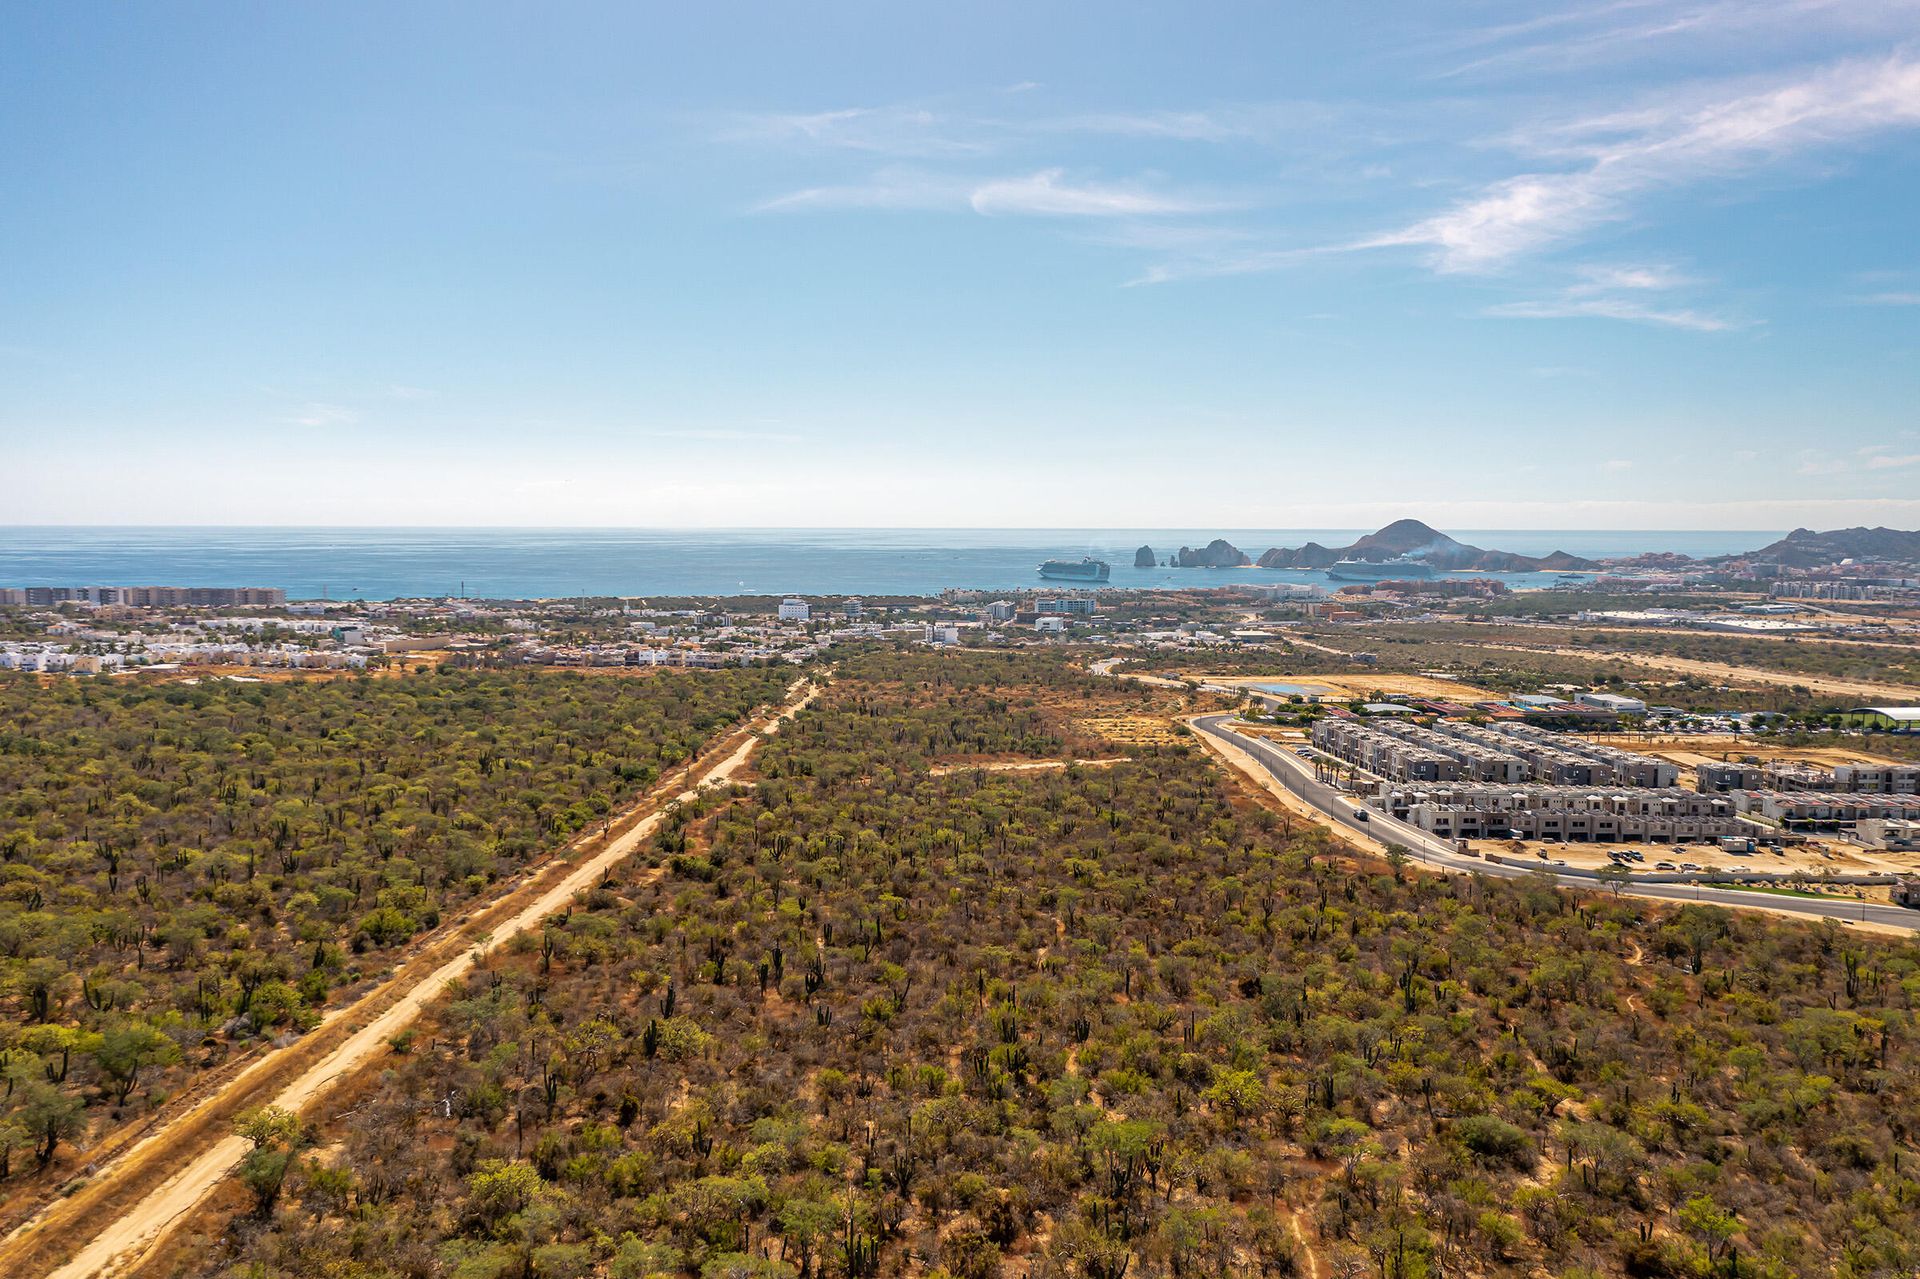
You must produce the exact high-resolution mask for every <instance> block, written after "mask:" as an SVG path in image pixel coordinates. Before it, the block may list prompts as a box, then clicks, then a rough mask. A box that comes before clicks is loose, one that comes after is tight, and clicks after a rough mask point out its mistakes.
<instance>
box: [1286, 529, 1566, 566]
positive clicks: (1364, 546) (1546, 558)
mask: <svg viewBox="0 0 1920 1279" xmlns="http://www.w3.org/2000/svg"><path fill="white" fill-rule="evenodd" d="M1402 557H1405V558H1407V559H1412V560H1419V561H1421V562H1422V563H1425V564H1431V565H1433V566H1434V567H1435V568H1437V569H1449V570H1451V569H1482V570H1486V571H1490V572H1498V573H1537V572H1543V571H1544V572H1561V573H1564V572H1572V571H1575V570H1580V569H1592V568H1597V567H1599V566H1598V565H1597V564H1595V563H1594V562H1593V561H1592V560H1583V559H1581V558H1580V557H1579V556H1577V555H1569V554H1567V553H1566V552H1565V551H1555V552H1554V553H1553V554H1551V555H1520V554H1516V553H1515V552H1513V551H1489V550H1485V549H1483V548H1481V547H1478V546H1469V545H1468V544H1467V543H1465V542H1460V541H1456V540H1454V539H1453V538H1451V537H1448V536H1447V535H1446V534H1445V533H1442V532H1440V531H1439V530H1437V529H1434V528H1430V527H1429V526H1427V525H1425V524H1422V523H1421V522H1420V521H1419V520H1395V521H1394V522H1393V523H1391V524H1389V525H1387V526H1386V527H1385V528H1383V529H1381V530H1380V531H1379V532H1377V533H1369V534H1367V535H1366V536H1365V537H1363V538H1360V539H1358V540H1357V541H1355V542H1354V543H1353V544H1352V545H1351V546H1332V547H1329V546H1322V545H1320V544H1319V543H1318V542H1308V543H1307V544H1306V545H1305V546H1302V547H1297V548H1292V549H1289V548H1287V547H1284V546H1276V547H1274V548H1273V549H1272V550H1270V551H1268V552H1267V553H1266V554H1265V555H1262V556H1261V557H1260V561H1259V562H1260V566H1261V567H1262V568H1327V567H1329V566H1330V565H1333V564H1335V563H1337V562H1339V561H1340V560H1366V561H1368V562H1369V563H1374V564H1378V563H1380V562H1381V561H1383V560H1392V559H1399V558H1402Z"/></svg>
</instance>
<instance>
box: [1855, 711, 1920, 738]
mask: <svg viewBox="0 0 1920 1279" xmlns="http://www.w3.org/2000/svg"><path fill="white" fill-rule="evenodd" d="M1840 720H1841V722H1842V723H1844V724H1846V725H1848V726H1849V727H1851V728H1864V729H1866V730H1867V731H1869V732H1875V733H1920V706H1856V707H1854V708H1853V709H1852V710H1850V711H1847V712H1846V713H1845V714H1843V715H1841V716H1840Z"/></svg>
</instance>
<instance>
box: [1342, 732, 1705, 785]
mask: <svg viewBox="0 0 1920 1279" xmlns="http://www.w3.org/2000/svg"><path fill="white" fill-rule="evenodd" d="M1313 744H1314V745H1315V746H1317V747H1319V748H1320V749H1321V750H1323V751H1325V752H1326V753H1327V754H1329V755H1332V756H1333V757H1334V758H1336V759H1340V760H1343V761H1345V762H1347V763H1349V764H1353V765H1354V766H1355V767H1357V768H1362V769H1365V770H1366V771H1367V772H1369V773H1372V774H1374V775H1375V776H1378V777H1384V778H1386V779H1388V780H1389V781H1431V782H1452V781H1468V782H1490V783H1500V784H1514V783H1520V782H1538V783H1542V784H1545V785H1554V786H1643V787H1654V788H1664V787H1670V786H1672V785H1673V784H1674V783H1675V782H1676V781H1677V780H1678V779H1679V769H1678V768H1677V767H1675V766H1674V765H1673V764H1670V763H1668V762H1667V761H1665V760H1657V759H1653V758H1651V757H1648V756H1645V755H1634V754H1631V753H1629V752H1627V751H1620V750H1615V749H1613V748H1612V747H1608V746H1597V745H1592V744H1589V743H1585V742H1581V741H1580V740H1579V739H1578V738H1571V737H1567V736H1565V735H1562V734H1556V733H1548V732H1545V731H1543V730H1540V729H1535V728H1532V727H1529V726H1527V725H1522V724H1504V725H1500V726H1498V727H1495V728H1483V727H1480V726H1479V725H1475V724H1468V723H1464V722H1462V721H1458V720H1447V719H1442V720H1438V721H1436V722H1435V723H1434V724H1433V726H1432V727H1430V728H1428V727H1423V726H1421V725H1419V724H1405V723H1399V722H1396V721H1393V720H1387V719H1373V720H1369V721H1366V722H1365V723H1362V722H1360V721H1357V720H1352V719H1345V718H1339V717H1330V718H1327V719H1322V720H1320V721H1319V722H1318V723H1317V724H1315V725H1314V728H1313Z"/></svg>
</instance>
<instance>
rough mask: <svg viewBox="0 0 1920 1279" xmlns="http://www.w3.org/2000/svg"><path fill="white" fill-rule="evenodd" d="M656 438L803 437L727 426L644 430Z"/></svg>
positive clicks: (775, 440) (774, 440) (768, 440)
mask: <svg viewBox="0 0 1920 1279" xmlns="http://www.w3.org/2000/svg"><path fill="white" fill-rule="evenodd" d="M640 434H641V435H643V436H645V437H647V438H650V439H656V440H710V441H713V442H715V443H733V444H744V443H759V444H790V443H793V442H794V441H796V440H798V439H800V438H801V437H800V436H799V435H798V434H796V433H794V432H792V431H751V430H740V429H736V428H734V427H726V426H690V427H681V428H676V429H674V430H667V431H642V432H641V433H640Z"/></svg>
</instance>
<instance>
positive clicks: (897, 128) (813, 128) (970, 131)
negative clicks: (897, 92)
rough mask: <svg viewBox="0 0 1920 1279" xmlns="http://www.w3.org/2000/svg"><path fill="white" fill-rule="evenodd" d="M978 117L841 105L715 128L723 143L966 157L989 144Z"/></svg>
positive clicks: (740, 118) (740, 119)
mask: <svg viewBox="0 0 1920 1279" xmlns="http://www.w3.org/2000/svg"><path fill="white" fill-rule="evenodd" d="M981 125H982V122H980V121H977V120H972V119H969V118H967V117H965V116H955V115H951V114H948V113H946V112H944V111H936V110H933V109H930V108H928V107H924V106H916V105H911V104H899V105H893V106H882V107H844V108H840V109H837V110H831V111H803V112H766V113H761V114H747V115H737V116H733V117H731V118H730V120H729V121H728V123H727V124H726V125H725V126H724V127H723V128H722V129H721V131H720V137H721V140H722V141H725V142H758V143H765V144H771V145H776V146H779V145H785V146H796V145H797V146H805V147H813V148H820V149H826V150H844V151H863V152H867V153H870V154H874V155H897V156H923V157H939V156H948V157H951V156H970V155H981V154H984V153H985V152H987V151H990V150H992V149H993V144H992V142H991V140H990V139H988V138H985V137H981V136H977V135H978V134H979V133H980V132H981Z"/></svg>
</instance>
